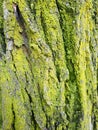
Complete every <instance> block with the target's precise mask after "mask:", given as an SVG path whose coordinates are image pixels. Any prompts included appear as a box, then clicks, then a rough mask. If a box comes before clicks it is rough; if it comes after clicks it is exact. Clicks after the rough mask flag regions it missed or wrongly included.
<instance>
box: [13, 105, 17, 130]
mask: <svg viewBox="0 0 98 130" xmlns="http://www.w3.org/2000/svg"><path fill="white" fill-rule="evenodd" d="M12 113H13V123H12V129H13V130H16V129H15V111H14V104H13V103H12Z"/></svg>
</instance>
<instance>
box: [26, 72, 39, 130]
mask: <svg viewBox="0 0 98 130" xmlns="http://www.w3.org/2000/svg"><path fill="white" fill-rule="evenodd" d="M25 78H26V84H27V85H28V78H27V74H26V73H25ZM26 87H27V86H25V92H26V94H27V95H28V98H29V103H30V108H31V124H32V121H33V122H34V129H35V130H36V124H37V122H36V120H35V117H34V112H33V110H32V105H31V104H32V103H33V102H32V97H31V95H30V94H29V92H28V90H27V88H26Z"/></svg>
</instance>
